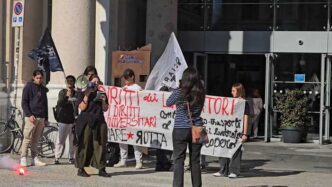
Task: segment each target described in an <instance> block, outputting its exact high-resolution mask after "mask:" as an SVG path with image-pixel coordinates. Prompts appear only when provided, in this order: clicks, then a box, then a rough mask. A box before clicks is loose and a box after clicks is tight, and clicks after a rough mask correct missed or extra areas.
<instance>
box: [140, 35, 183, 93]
mask: <svg viewBox="0 0 332 187" xmlns="http://www.w3.org/2000/svg"><path fill="white" fill-rule="evenodd" d="M187 67H188V65H187V63H186V60H185V59H184V56H183V54H182V51H181V48H180V45H179V43H178V41H177V39H176V37H175V34H174V33H172V34H171V36H170V38H169V40H168V43H167V46H166V49H165V51H164V53H163V54H162V55H161V57H160V58H159V59H158V61H157V62H156V64H155V65H154V67H153V69H152V71H151V73H150V75H149V77H148V80H147V82H146V85H145V90H159V89H160V88H161V87H163V86H167V87H169V88H177V87H178V83H179V80H180V79H181V77H182V73H183V71H184V70H185V69H187Z"/></svg>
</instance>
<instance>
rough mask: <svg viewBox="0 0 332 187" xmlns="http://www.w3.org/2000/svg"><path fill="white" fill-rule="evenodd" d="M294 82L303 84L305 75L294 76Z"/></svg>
mask: <svg viewBox="0 0 332 187" xmlns="http://www.w3.org/2000/svg"><path fill="white" fill-rule="evenodd" d="M294 82H305V74H294Z"/></svg>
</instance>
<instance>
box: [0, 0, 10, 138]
mask: <svg viewBox="0 0 332 187" xmlns="http://www.w3.org/2000/svg"><path fill="white" fill-rule="evenodd" d="M5 18H6V17H5V1H0V119H6V117H7V112H6V111H7V110H6V109H7V107H6V106H7V105H8V95H7V92H6V84H5V81H4V80H5V48H4V46H5V32H4V30H5V21H6V20H5ZM1 141H3V140H0V142H1Z"/></svg>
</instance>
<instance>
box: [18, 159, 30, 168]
mask: <svg viewBox="0 0 332 187" xmlns="http://www.w3.org/2000/svg"><path fill="white" fill-rule="evenodd" d="M20 164H21V166H23V167H27V166H28V163H27V157H22V158H21V162H20Z"/></svg>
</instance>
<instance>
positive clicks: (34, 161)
mask: <svg viewBox="0 0 332 187" xmlns="http://www.w3.org/2000/svg"><path fill="white" fill-rule="evenodd" d="M20 164H21V166H24V167H27V166H28V162H27V158H26V157H22V158H21V162H20ZM31 166H46V163H44V162H42V161H40V160H39V159H38V158H37V157H35V158H34V159H32V160H31Z"/></svg>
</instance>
